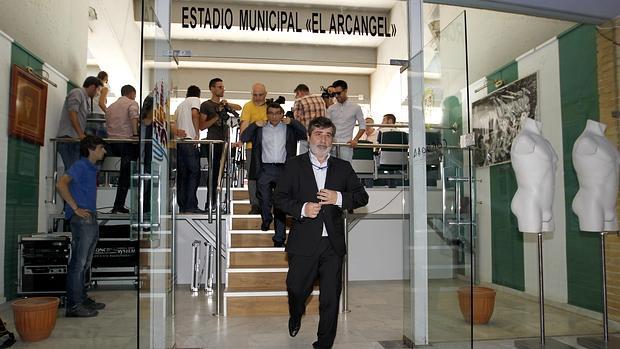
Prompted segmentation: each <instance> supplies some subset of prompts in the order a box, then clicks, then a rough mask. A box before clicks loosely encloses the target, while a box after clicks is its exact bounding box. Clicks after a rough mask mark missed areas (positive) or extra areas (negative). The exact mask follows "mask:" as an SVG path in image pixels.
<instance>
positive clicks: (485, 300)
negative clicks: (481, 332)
mask: <svg viewBox="0 0 620 349" xmlns="http://www.w3.org/2000/svg"><path fill="white" fill-rule="evenodd" d="M472 289H473V292H474V316H473V322H474V325H480V324H486V323H487V322H489V320H490V319H491V316H492V315H493V308H494V307H495V290H494V289H492V288H488V287H482V286H473V287H470V286H465V287H461V288H459V290H458V294H459V307H460V308H461V314H463V318H464V319H465V321H467V322H468V323H469V322H470V320H472V319H471V313H470V312H471V292H472Z"/></svg>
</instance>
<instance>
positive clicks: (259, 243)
mask: <svg viewBox="0 0 620 349" xmlns="http://www.w3.org/2000/svg"><path fill="white" fill-rule="evenodd" d="M261 233H266V234H261ZM261 233H259V234H256V233H246V234H231V235H230V247H273V240H271V238H272V237H273V234H274V231H273V230H271V231H266V232H261Z"/></svg>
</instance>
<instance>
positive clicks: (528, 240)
mask: <svg viewBox="0 0 620 349" xmlns="http://www.w3.org/2000/svg"><path fill="white" fill-rule="evenodd" d="M559 62H560V52H559V46H558V41H557V40H556V39H553V40H552V41H550V42H548V43H547V44H546V45H541V46H540V47H538V48H537V49H535V50H532V51H530V52H527V53H525V54H524V55H522V56H521V57H519V58H517V64H518V72H519V78H523V77H526V76H528V75H530V74H532V73H536V72H537V73H538V110H539V115H540V121H541V122H542V124H543V129H542V133H543V136H544V137H545V138H546V139H548V140H549V142H551V145H552V146H553V148H554V149H555V151H556V153H557V154H558V157H559V160H558V164H557V165H558V166H557V173H556V176H555V180H556V181H555V195H554V197H553V219H554V221H555V231H554V232H553V233H547V234H545V241H544V256H543V261H544V268H545V298H548V299H551V300H553V301H557V302H561V303H566V302H567V301H568V289H567V280H566V279H567V271H566V218H565V216H566V213H565V207H564V204H565V197H564V166H562V164H563V163H564V156H563V154H562V151H563V147H562V132H561V130H562V115H561V111H562V105H561V96H560V66H559ZM536 248H537V242H536V236H534V234H528V235H527V236H526V237H525V238H524V244H523V257H524V262H525V292H527V293H530V294H534V295H536V294H538V262H537V260H538V257H537V256H538V254H537V249H536Z"/></svg>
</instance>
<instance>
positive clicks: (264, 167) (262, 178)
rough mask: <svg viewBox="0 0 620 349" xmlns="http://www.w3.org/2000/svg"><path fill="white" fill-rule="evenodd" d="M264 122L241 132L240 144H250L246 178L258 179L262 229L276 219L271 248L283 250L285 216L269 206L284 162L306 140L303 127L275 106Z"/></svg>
mask: <svg viewBox="0 0 620 349" xmlns="http://www.w3.org/2000/svg"><path fill="white" fill-rule="evenodd" d="M267 119H268V120H267V121H256V122H254V123H252V124H250V125H249V126H248V127H247V128H246V129H245V130H244V131H243V132H242V133H241V141H242V142H248V141H252V145H253V148H252V149H253V150H252V159H251V162H250V172H249V175H248V179H255V180H257V197H258V200H259V202H260V206H261V218H262V224H261V230H263V231H267V230H269V226H270V225H271V222H272V220H273V216H275V234H274V236H273V238H272V240H273V245H274V247H284V241H285V240H286V228H285V220H286V214H285V213H284V212H282V211H281V210H279V209H277V208H274V210H273V216H272V215H271V207H272V206H273V203H272V199H271V198H272V196H273V190H274V189H275V187H276V185H277V183H278V180H279V179H280V175H281V174H282V170H283V169H284V163H285V162H286V159H288V158H291V157H293V156H295V155H296V152H297V142H298V141H300V140H306V139H307V135H306V128H305V127H304V126H303V125H302V124H301V123H300V122H299V121H297V120H295V119H291V118H285V117H284V109H283V108H282V106H281V105H280V104H278V103H271V104H269V105H268V106H267Z"/></svg>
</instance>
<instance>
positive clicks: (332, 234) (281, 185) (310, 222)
mask: <svg viewBox="0 0 620 349" xmlns="http://www.w3.org/2000/svg"><path fill="white" fill-rule="evenodd" d="M327 165H328V167H327V175H326V178H325V189H331V190H335V191H339V192H340V193H341V194H342V208H340V207H338V206H336V205H325V206H323V207H322V208H321V211H320V212H319V215H318V216H317V217H316V218H314V219H312V218H308V217H304V218H302V217H301V208H302V207H303V205H304V203H306V202H319V199H317V197H316V196H317V192H318V191H319V190H318V188H317V185H316V180H315V178H314V172H313V170H312V164H311V163H310V155H309V153H305V154H302V155H299V156H296V157H294V158H291V159H288V161H287V162H286V166H285V167H284V173H283V174H282V176H281V177H280V181H279V182H278V185H277V187H276V191H275V193H274V196H273V200H274V203H275V206H276V207H277V208H278V209H280V210H282V211H284V212H286V213H287V214H289V215H291V216H293V227H292V228H291V231H290V232H289V237H288V241H287V243H286V251H287V252H288V253H291V254H300V255H304V256H311V255H312V254H314V252H315V251H316V249H317V247H318V245H319V242H320V240H321V236H322V234H323V223H325V228H326V229H327V234H328V236H329V241H330V242H331V245H332V247H333V248H334V250H335V251H336V253H337V254H338V255H339V256H341V257H342V256H344V255H345V254H346V252H347V248H346V245H345V241H344V216H343V213H342V210H348V209H354V208H358V207H362V206H366V204H367V203H368V194H367V193H366V190H365V189H364V186H363V185H362V184H361V183H360V180H359V179H358V178H357V175H356V174H355V172H354V171H353V168H352V167H351V164H350V163H349V162H348V161H345V160H342V159H338V158H336V157H333V156H330V158H329V159H328V161H327Z"/></svg>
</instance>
